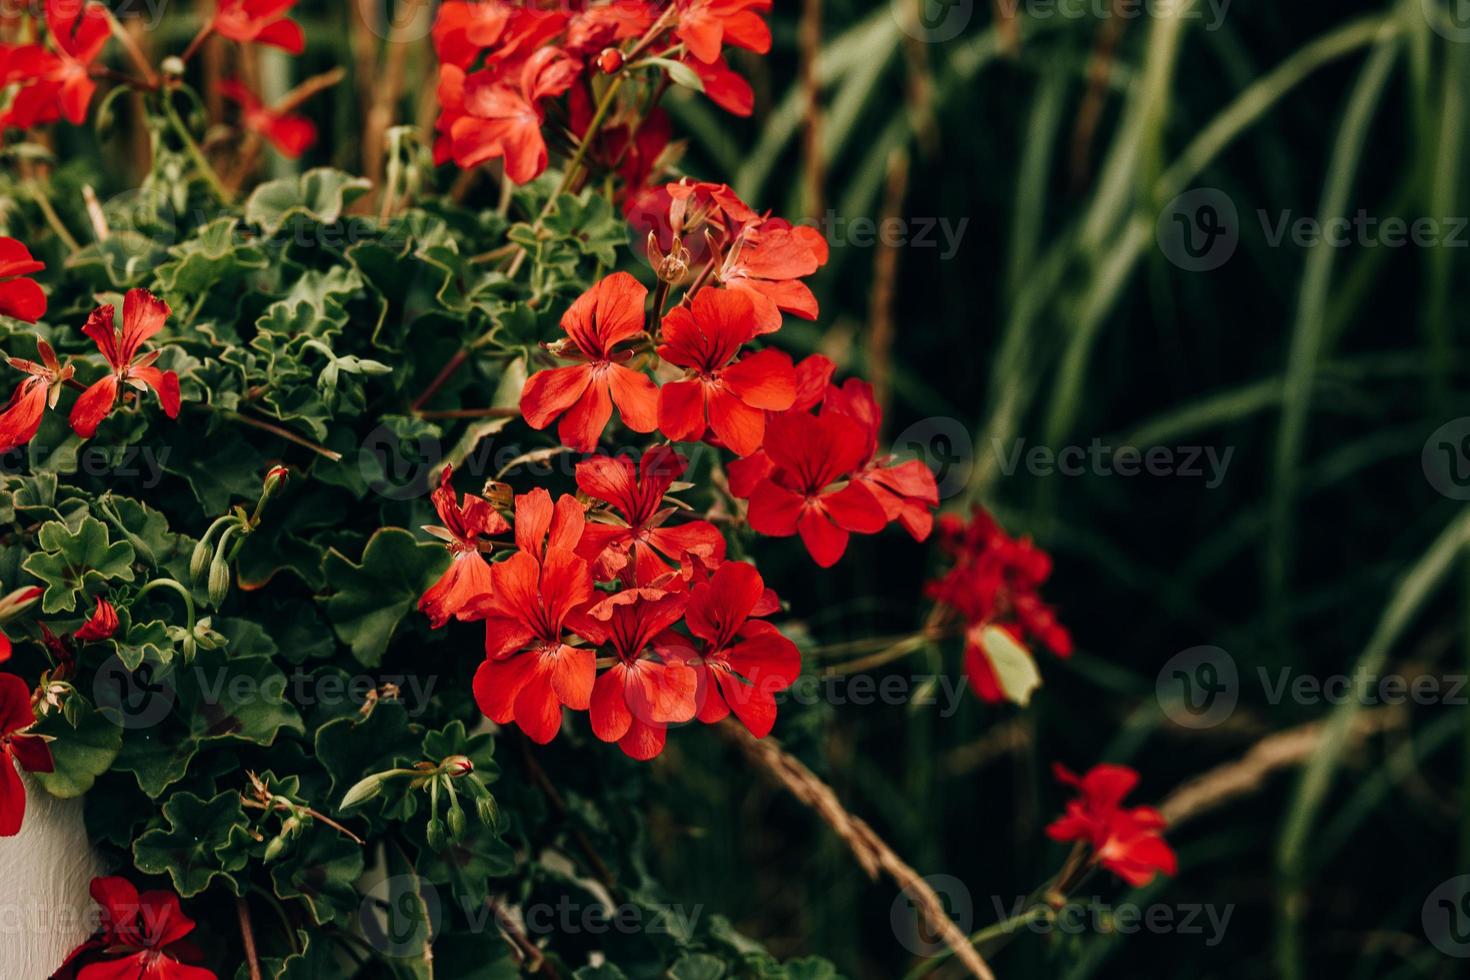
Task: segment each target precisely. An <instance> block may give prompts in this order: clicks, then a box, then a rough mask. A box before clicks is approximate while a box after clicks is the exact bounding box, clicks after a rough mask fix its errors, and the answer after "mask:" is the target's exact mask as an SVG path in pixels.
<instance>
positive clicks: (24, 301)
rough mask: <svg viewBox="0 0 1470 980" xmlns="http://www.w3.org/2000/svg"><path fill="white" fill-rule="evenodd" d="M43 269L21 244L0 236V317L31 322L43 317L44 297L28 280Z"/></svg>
mask: <svg viewBox="0 0 1470 980" xmlns="http://www.w3.org/2000/svg"><path fill="white" fill-rule="evenodd" d="M44 268H46V263H44V262H40V261H37V260H36V259H35V258H34V257H33V256H32V255H31V250H30V249H28V248H26V247H25V246H24V245H23V244H21V243H20V242H18V241H16V240H15V239H14V238H3V237H0V316H13V317H15V318H16V319H17V320H24V321H25V322H27V323H35V322H36V321H37V320H39V319H41V317H43V316H45V315H46V294H45V293H44V292H42V291H41V287H40V286H39V285H37V283H36V280H34V279H30V278H28V277H29V276H30V274H31V273H33V272H40V271H41V270H42V269H44Z"/></svg>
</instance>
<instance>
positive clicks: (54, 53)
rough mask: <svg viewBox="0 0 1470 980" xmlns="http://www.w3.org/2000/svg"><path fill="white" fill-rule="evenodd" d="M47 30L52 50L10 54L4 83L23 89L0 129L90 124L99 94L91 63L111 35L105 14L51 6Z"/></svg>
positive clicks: (63, 3) (75, 1) (64, 2)
mask: <svg viewBox="0 0 1470 980" xmlns="http://www.w3.org/2000/svg"><path fill="white" fill-rule="evenodd" d="M46 30H47V34H48V35H49V36H50V39H51V43H52V44H53V45H54V50H53V49H50V48H47V47H45V46H44V45H41V44H25V45H20V46H18V47H14V48H10V49H9V50H7V51H6V57H5V58H4V78H3V80H4V82H5V83H7V84H8V83H19V86H20V87H19V88H18V89H17V91H16V93H15V96H14V98H13V99H11V102H10V108H9V109H7V110H6V111H5V114H4V115H3V117H0V125H6V126H16V127H18V128H20V129H29V128H31V127H33V126H39V125H41V124H43V123H49V122H55V121H56V120H58V119H61V118H65V119H66V120H67V121H68V122H70V123H72V124H73V125H81V124H82V123H84V122H86V120H87V106H88V104H89V103H91V101H92V94H93V93H94V92H96V91H97V83H96V82H94V81H93V80H92V62H94V61H96V60H97V57H98V56H99V55H100V54H101V53H102V48H103V47H104V46H105V45H106V44H107V39H108V37H109V36H110V34H111V27H110V25H109V24H108V22H107V12H106V9H105V8H104V7H103V6H102V5H101V4H100V3H82V2H80V0H47V2H46Z"/></svg>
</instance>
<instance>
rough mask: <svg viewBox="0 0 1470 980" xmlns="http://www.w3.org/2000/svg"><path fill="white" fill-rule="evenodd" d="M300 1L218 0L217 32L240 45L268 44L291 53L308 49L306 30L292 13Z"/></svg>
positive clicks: (214, 22) (216, 7) (215, 15)
mask: <svg viewBox="0 0 1470 980" xmlns="http://www.w3.org/2000/svg"><path fill="white" fill-rule="evenodd" d="M294 6H296V0H216V3H215V9H214V19H213V20H212V21H211V22H210V23H211V26H212V28H213V30H214V32H215V33H216V34H218V35H220V36H221V37H225V38H229V39H230V40H231V41H237V42H239V43H240V44H252V43H253V44H268V45H270V46H271V47H274V48H281V49H282V50H284V51H286V52H288V53H290V54H300V53H301V52H302V51H305V50H306V33H305V32H304V31H302V29H301V25H300V24H298V23H296V22H295V21H294V20H291V19H290V17H289V16H288V13H289V12H290V10H291V8H292V7H294Z"/></svg>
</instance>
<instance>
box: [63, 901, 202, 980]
mask: <svg viewBox="0 0 1470 980" xmlns="http://www.w3.org/2000/svg"><path fill="white" fill-rule="evenodd" d="M91 892H92V900H93V901H94V902H96V903H97V904H98V905H99V906H101V907H102V927H101V929H100V930H99V931H98V933H97V935H95V936H93V937H92V938H91V939H88V940H87V941H86V942H84V943H82V945H80V946H78V947H77V948H76V949H74V950H72V952H71V955H70V956H68V957H67V958H66V962H65V963H64V964H62V967H61V969H60V970H59V971H57V972H56V974H55V975H54V976H53V978H52V980H58V978H61V980H216V978H215V975H214V973H212V972H211V971H209V970H206V969H205V968H203V967H201V966H190V965H188V964H187V963H184V962H181V960H197V959H199V958H200V954H199V950H198V949H197V948H195V946H194V945H193V944H192V943H190V942H188V941H187V940H186V939H185V938H184V937H185V936H187V935H189V933H191V932H193V931H194V920H193V919H191V918H189V917H188V916H187V915H185V914H184V913H183V910H182V909H180V907H179V896H177V895H175V894H174V893H173V892H166V891H147V892H143V893H142V894H141V895H140V894H139V893H138V889H137V888H135V887H134V886H133V884H132V882H130V881H128V880H127V879H126V878H93V879H92V887H91Z"/></svg>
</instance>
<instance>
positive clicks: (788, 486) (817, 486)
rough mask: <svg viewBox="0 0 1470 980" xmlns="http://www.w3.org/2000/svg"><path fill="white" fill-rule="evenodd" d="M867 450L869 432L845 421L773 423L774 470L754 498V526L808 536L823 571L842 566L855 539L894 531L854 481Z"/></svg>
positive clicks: (791, 417)
mask: <svg viewBox="0 0 1470 980" xmlns="http://www.w3.org/2000/svg"><path fill="white" fill-rule="evenodd" d="M866 446H867V441H866V433H865V432H864V430H863V427H862V426H861V425H860V424H859V423H857V422H856V421H854V420H853V419H850V418H848V417H846V416H844V415H838V414H827V415H821V416H816V415H808V414H806V413H805V412H787V413H785V414H782V415H778V416H777V417H776V418H774V419H772V420H771V423H770V427H769V432H768V434H767V437H766V455H767V456H769V457H770V462H771V466H772V469H771V471H770V473H769V474H768V475H766V476H765V477H763V478H762V479H761V480H760V482H759V483H757V484H756V486H755V489H754V490H753V491H752V492H751V495H750V511H749V520H750V526H751V527H752V528H753V529H754V530H755V531H757V532H759V533H760V534H766V535H770V536H772V537H790V536H791V535H793V534H800V535H801V540H802V543H803V544H804V545H806V549H807V551H808V552H809V553H810V554H811V556H812V558H813V559H814V560H815V561H816V563H817V564H818V565H820V566H821V567H823V568H830V567H831V566H832V565H835V564H836V563H837V560H838V559H839V558H841V557H842V555H843V553H844V552H846V551H847V542H848V537H849V535H850V532H857V533H859V534H876V533H877V532H879V531H881V530H883V528H884V526H885V525H886V524H887V523H888V517H887V515H886V514H885V513H884V511H883V505H882V504H881V503H879V502H878V499H877V498H876V497H874V496H873V493H872V491H871V490H869V489H868V488H867V487H865V486H863V485H862V484H861V483H858V482H853V481H851V477H852V474H853V471H854V470H856V469H857V468H858V467H859V466H860V465H861V464H862V462H863V456H864V453H865V452H866Z"/></svg>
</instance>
